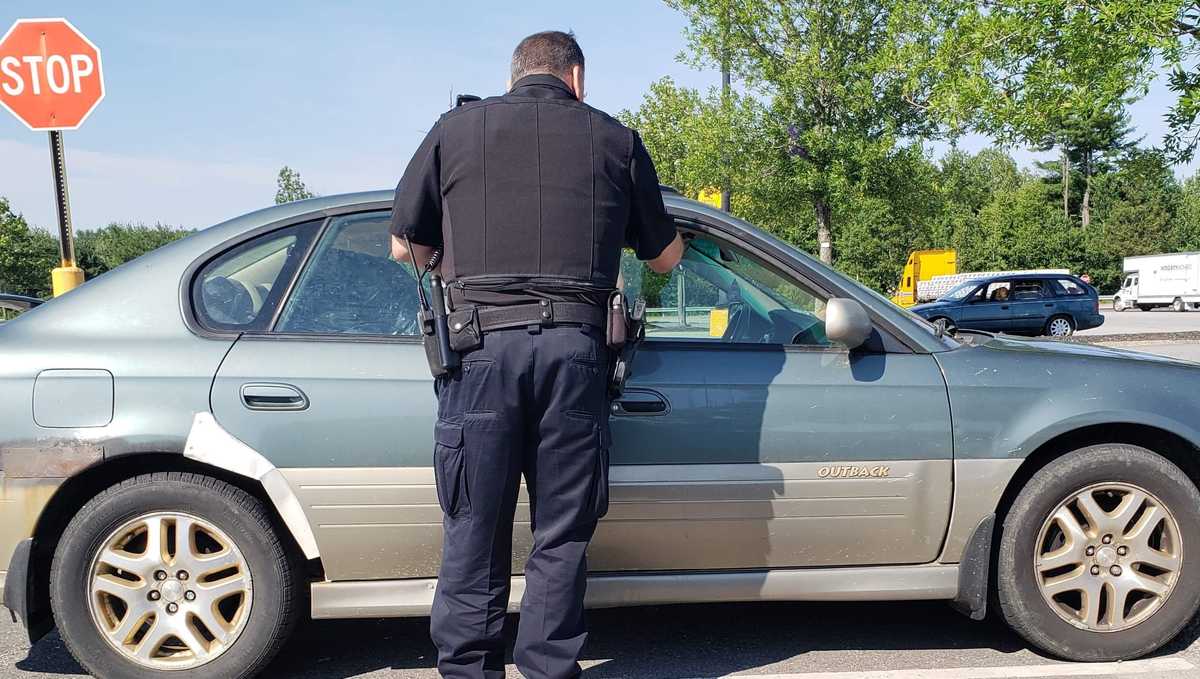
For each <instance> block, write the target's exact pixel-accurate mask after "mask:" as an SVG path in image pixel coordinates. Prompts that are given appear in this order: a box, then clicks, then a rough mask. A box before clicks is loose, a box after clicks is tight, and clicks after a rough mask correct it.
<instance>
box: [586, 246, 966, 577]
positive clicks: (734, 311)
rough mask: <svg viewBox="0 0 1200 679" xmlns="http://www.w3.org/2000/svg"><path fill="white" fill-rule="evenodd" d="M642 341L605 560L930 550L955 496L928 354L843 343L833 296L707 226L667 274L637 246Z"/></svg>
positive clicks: (598, 557)
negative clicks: (827, 332) (836, 337)
mask: <svg viewBox="0 0 1200 679" xmlns="http://www.w3.org/2000/svg"><path fill="white" fill-rule="evenodd" d="M622 268H623V278H624V280H625V285H626V291H627V293H629V294H630V295H631V296H641V297H643V298H644V299H646V300H647V303H648V305H649V309H648V312H647V317H648V328H647V340H646V342H645V343H644V344H643V346H642V348H641V350H640V351H639V353H638V356H637V359H636V362H635V364H634V376H633V379H632V381H631V383H630V385H629V388H628V389H627V390H626V392H625V394H624V395H623V397H622V398H621V399H620V400H619V401H617V402H616V403H615V404H614V406H613V411H612V417H611V428H612V432H613V448H612V456H611V459H612V464H613V467H612V470H611V473H610V478H611V481H612V490H611V503H610V509H609V514H608V516H607V517H606V518H605V519H604V521H602V522H601V525H600V527H599V529H598V532H597V534H596V537H595V540H594V542H593V544H592V547H591V548H590V550H589V563H590V564H591V565H592V566H593V567H594V568H597V569H600V570H628V569H645V570H696V569H725V568H743V569H745V568H749V569H753V568H772V567H805V566H839V565H850V564H901V563H920V562H926V561H931V560H933V559H934V558H935V557H936V555H937V552H938V549H939V547H940V545H941V542H942V538H943V534H944V532H945V528H946V524H947V520H948V517H949V513H950V493H951V443H950V414H949V411H948V406H947V401H946V392H945V385H944V383H943V380H942V377H941V374H940V372H939V370H938V367H937V365H936V363H935V362H934V360H933V358H932V357H931V356H929V355H920V354H914V353H910V352H907V351H888V352H884V351H878V352H865V351H856V352H849V351H847V350H846V349H845V348H844V347H840V346H837V345H834V344H831V343H830V342H829V341H828V340H826V339H825V336H824V322H823V321H822V314H823V312H824V306H825V302H826V299H827V295H825V294H824V293H821V292H820V291H819V290H817V289H816V288H815V287H814V286H811V285H809V284H808V283H806V282H804V281H803V280H801V279H799V278H797V277H796V276H795V275H793V274H791V273H789V272H787V271H786V270H785V269H783V268H781V267H778V266H776V265H774V264H771V263H769V262H767V261H765V260H759V259H756V258H754V257H752V256H751V255H750V254H749V252H748V251H747V250H745V249H743V248H742V247H741V246H739V245H737V244H735V243H732V242H728V241H723V240H717V239H715V238H713V237H704V236H695V237H691V238H689V239H688V246H687V251H686V254H685V256H684V260H683V263H682V264H681V266H680V267H677V268H676V269H675V270H674V271H673V272H672V273H671V274H670V275H666V276H663V275H657V274H654V273H652V272H650V271H649V270H648V269H646V268H645V267H644V266H642V265H641V264H640V263H637V262H633V261H631V260H629V259H628V258H627V259H626V261H625V262H624V265H623V267H622Z"/></svg>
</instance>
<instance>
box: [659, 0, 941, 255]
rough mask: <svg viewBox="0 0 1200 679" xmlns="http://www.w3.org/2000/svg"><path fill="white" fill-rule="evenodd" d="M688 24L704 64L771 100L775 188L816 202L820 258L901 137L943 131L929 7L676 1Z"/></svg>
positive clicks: (883, 0)
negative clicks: (837, 209) (931, 103)
mask: <svg viewBox="0 0 1200 679" xmlns="http://www.w3.org/2000/svg"><path fill="white" fill-rule="evenodd" d="M669 4H670V5H672V6H673V7H676V8H677V9H679V10H681V11H682V12H683V13H684V14H685V15H686V16H687V18H688V21H689V28H688V29H687V37H688V43H689V47H690V52H689V53H688V54H687V55H685V58H686V60H687V61H689V62H690V63H692V64H693V65H697V66H710V67H711V66H715V65H718V64H721V63H728V65H729V66H730V68H731V70H732V71H733V73H735V74H736V75H738V76H739V77H740V78H741V80H742V81H743V82H744V84H745V86H746V87H747V88H748V89H749V91H750V92H751V93H753V94H754V95H756V96H757V97H759V98H760V99H761V100H762V101H763V102H766V103H767V106H766V109H765V114H766V115H765V118H764V123H765V125H766V127H765V128H764V129H766V130H769V131H770V132H773V134H769V136H768V137H767V139H770V140H771V141H773V142H774V150H775V153H776V154H777V155H778V154H788V155H791V156H792V157H793V158H795V159H796V160H797V161H798V162H794V163H785V162H782V160H781V159H778V158H776V159H773V160H772V161H771V162H770V166H771V167H773V168H786V169H787V170H788V173H787V174H786V175H773V176H772V177H770V178H771V179H772V180H774V185H775V186H777V187H779V188H780V189H784V190H786V191H787V192H788V193H792V194H794V195H796V196H797V197H799V198H800V199H801V200H803V202H805V203H807V204H808V205H809V210H811V214H813V216H814V218H815V222H816V235H817V244H818V250H819V252H820V256H821V259H822V260H824V261H826V262H830V261H832V259H833V253H834V224H833V210H834V206H833V200H834V195H835V193H837V192H838V191H839V190H841V187H843V186H848V185H854V184H857V183H858V182H859V180H860V179H861V177H862V174H863V173H864V171H865V170H866V169H867V168H868V167H869V166H870V164H871V163H873V162H876V161H878V160H879V159H880V158H883V157H887V156H889V155H890V154H891V152H892V151H893V149H894V147H895V144H896V140H897V139H900V138H921V137H924V136H926V135H928V134H930V133H932V132H933V131H934V129H935V123H934V121H933V120H932V119H931V118H930V117H929V116H928V115H927V107H926V105H925V104H924V101H925V100H926V98H927V96H928V93H929V87H930V84H929V81H928V79H927V78H925V77H924V75H923V72H922V71H921V70H920V67H921V66H922V65H924V64H927V63H928V62H929V58H930V55H929V50H930V48H931V46H932V45H934V44H936V42H937V39H938V36H939V35H940V33H941V32H942V31H943V30H944V29H945V28H946V27H945V25H944V22H943V20H942V17H941V16H940V15H938V14H935V13H934V12H933V10H932V9H931V7H933V6H931V5H929V4H927V3H925V2H921V1H918V0H875V1H871V0H744V1H741V2H736V3H735V2H731V1H730V0H669Z"/></svg>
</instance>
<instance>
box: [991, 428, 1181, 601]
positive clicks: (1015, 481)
mask: <svg viewBox="0 0 1200 679" xmlns="http://www.w3.org/2000/svg"><path fill="white" fill-rule="evenodd" d="M1101 443H1124V444H1128V445H1134V446H1141V447H1143V448H1146V449H1147V450H1150V451H1153V452H1155V453H1158V454H1159V455H1162V456H1163V457H1165V458H1167V459H1168V460H1170V461H1171V462H1173V463H1175V464H1176V465H1177V466H1178V467H1179V468H1180V469H1182V470H1183V473H1184V474H1186V475H1187V477H1188V478H1189V479H1191V480H1192V483H1194V484H1196V486H1197V487H1200V449H1198V448H1197V447H1196V446H1195V445H1194V444H1192V443H1191V442H1189V441H1188V440H1187V439H1185V438H1183V437H1181V436H1179V435H1178V434H1173V433H1171V432H1169V431H1167V430H1166V429H1159V428H1158V427H1151V426H1149V425H1144V424H1134V423H1128V422H1125V423H1113V424H1099V425H1093V426H1089V427H1082V428H1080V429H1075V430H1073V431H1069V432H1066V433H1063V434H1059V435H1058V436H1056V437H1054V438H1052V439H1050V440H1049V441H1046V442H1045V443H1043V444H1042V445H1041V446H1039V447H1038V448H1037V449H1036V450H1034V451H1033V452H1032V453H1030V455H1029V456H1028V457H1026V458H1025V461H1024V462H1023V463H1022V464H1021V466H1020V467H1018V468H1017V471H1016V473H1015V474H1013V477H1012V479H1010V480H1009V482H1008V486H1007V487H1006V488H1005V489H1004V493H1003V494H1002V495H1001V496H1000V502H999V503H998V504H997V506H996V514H995V517H996V521H995V529H994V530H993V531H992V540H991V554H990V555H989V568H988V571H989V576H988V592H989V593H990V596H991V597H994V595H995V592H996V563H997V562H996V558H997V556H998V555H999V552H1000V534H1001V532H1002V531H1003V529H1004V517H1006V516H1007V515H1008V510H1009V509H1010V508H1012V505H1013V502H1015V501H1016V499H1017V495H1018V494H1019V493H1020V492H1021V489H1022V488H1024V487H1025V484H1027V483H1028V482H1029V479H1031V478H1032V477H1033V475H1034V474H1036V473H1037V472H1038V470H1040V469H1041V468H1042V467H1045V466H1046V465H1047V464H1049V463H1050V462H1052V461H1053V460H1055V459H1057V458H1059V457H1061V456H1063V455H1065V454H1067V453H1069V452H1071V451H1073V450H1079V449H1080V448H1085V447H1087V446H1091V445H1098V444H1101ZM985 544H986V543H985Z"/></svg>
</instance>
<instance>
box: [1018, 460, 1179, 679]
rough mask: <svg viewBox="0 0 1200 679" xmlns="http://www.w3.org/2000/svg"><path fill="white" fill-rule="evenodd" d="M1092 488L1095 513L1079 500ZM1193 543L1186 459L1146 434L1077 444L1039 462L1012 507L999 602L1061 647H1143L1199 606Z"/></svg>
mask: <svg viewBox="0 0 1200 679" xmlns="http://www.w3.org/2000/svg"><path fill="white" fill-rule="evenodd" d="M1085 496H1086V497H1090V498H1091V499H1092V501H1093V502H1092V504H1091V506H1092V507H1098V508H1099V512H1098V517H1097V518H1094V519H1089V518H1088V514H1087V513H1085V512H1084V511H1082V510H1081V509H1080V508H1081V507H1084V506H1085V505H1081V504H1080V502H1081V501H1082V500H1081V498H1084V497H1085ZM1139 498H1141V499H1139ZM1121 503H1124V504H1121ZM1154 507H1157V508H1158V509H1157V510H1155V509H1153V508H1154ZM1064 512H1065V513H1064ZM1156 517H1157V518H1156ZM1071 525H1073V527H1070V526H1071ZM1106 535H1108V536H1111V538H1110V539H1109V540H1105V537H1104V536H1106ZM1155 541H1157V542H1155ZM1185 550H1187V551H1188V552H1189V553H1190V554H1195V553H1196V552H1197V551H1200V492H1198V491H1197V489H1196V485H1195V484H1194V483H1193V482H1192V481H1191V480H1190V479H1189V478H1188V477H1187V476H1186V475H1185V474H1184V473H1183V472H1182V471H1181V470H1180V469H1179V467H1177V466H1175V465H1174V464H1172V463H1171V462H1170V461H1168V460H1166V459H1165V458H1163V457H1161V456H1159V455H1157V454H1155V453H1153V452H1151V451H1149V450H1146V449H1145V448H1140V447H1137V446H1129V445H1115V444H1110V445H1097V446H1090V447H1088V448H1083V449H1080V450H1076V451H1074V452H1072V453H1068V454H1066V455H1064V456H1063V457H1060V458H1058V459H1056V460H1054V461H1052V462H1050V463H1049V464H1047V465H1046V466H1045V467H1043V468H1042V469H1040V470H1039V471H1038V472H1037V473H1035V474H1034V475H1033V477H1032V478H1031V479H1030V480H1029V482H1028V483H1027V484H1026V485H1025V487H1024V488H1023V489H1022V490H1021V492H1020V493H1019V494H1018V495H1017V498H1016V500H1015V501H1014V502H1013V505H1012V507H1011V509H1009V511H1008V514H1007V515H1006V516H1005V517H1004V522H1003V525H1002V527H1001V537H1000V549H999V552H998V555H997V590H998V591H997V595H998V598H999V602H1000V609H1001V612H1002V614H1003V616H1004V619H1005V620H1006V621H1007V622H1008V624H1009V625H1010V626H1011V627H1012V628H1013V630H1014V631H1016V632H1017V633H1018V634H1020V635H1021V636H1022V637H1023V638H1024V639H1025V640H1026V641H1028V642H1029V643H1031V644H1033V645H1034V646H1037V647H1038V648H1040V649H1042V650H1044V651H1046V652H1047V653H1050V654H1052V655H1055V656H1058V657H1060V658H1064V659H1068V660H1079V661H1089V662H1095V661H1115V660H1126V659H1131V658H1137V657H1140V656H1143V655H1145V654H1147V653H1150V652H1151V651H1153V650H1155V649H1157V648H1159V647H1161V646H1163V645H1164V644H1166V643H1167V642H1169V641H1170V640H1171V639H1173V638H1174V637H1175V636H1176V635H1177V634H1179V632H1180V631H1181V630H1182V629H1183V628H1184V627H1185V626H1186V625H1187V624H1188V622H1189V621H1190V620H1191V619H1192V616H1193V615H1195V613H1196V610H1197V608H1198V607H1200V559H1198V558H1194V557H1193V558H1184V552H1185ZM1151 561H1154V562H1156V563H1157V564H1160V565H1162V566H1164V567H1163V568H1159V567H1157V566H1154V565H1151V563H1150V562H1151ZM1131 583H1135V584H1134V586H1130V584H1131ZM1143 585H1148V586H1150V587H1152V588H1154V589H1155V590H1158V593H1157V594H1152V593H1151V592H1149V591H1142V590H1141V587H1142V586H1143ZM1089 591H1090V592H1093V593H1094V594H1089ZM1093 606H1094V608H1093ZM1076 608H1078V609H1079V610H1078V611H1076V610H1075V609H1076ZM1118 612H1119V615H1118Z"/></svg>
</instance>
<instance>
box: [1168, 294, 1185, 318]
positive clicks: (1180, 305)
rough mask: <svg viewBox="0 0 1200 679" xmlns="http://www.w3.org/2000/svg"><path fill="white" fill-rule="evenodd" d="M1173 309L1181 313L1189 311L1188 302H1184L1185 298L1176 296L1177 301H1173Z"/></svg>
mask: <svg viewBox="0 0 1200 679" xmlns="http://www.w3.org/2000/svg"><path fill="white" fill-rule="evenodd" d="M1171 310H1172V311H1174V312H1175V313H1179V314H1181V313H1183V312H1185V311H1187V304H1185V303H1184V301H1183V299H1181V298H1179V297H1176V298H1175V301H1173V302H1171Z"/></svg>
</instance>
